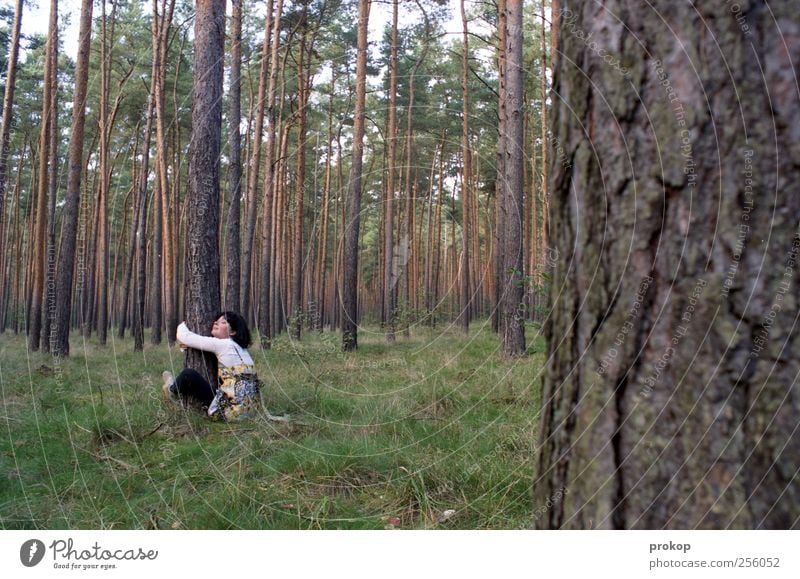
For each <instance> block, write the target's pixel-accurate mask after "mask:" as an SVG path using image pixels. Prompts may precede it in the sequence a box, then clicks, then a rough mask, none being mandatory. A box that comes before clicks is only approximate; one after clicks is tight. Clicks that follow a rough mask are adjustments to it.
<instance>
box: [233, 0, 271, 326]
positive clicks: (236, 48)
mask: <svg viewBox="0 0 800 579" xmlns="http://www.w3.org/2000/svg"><path fill="white" fill-rule="evenodd" d="M231 5H232V10H233V11H232V15H231V89H230V91H231V92H230V97H229V98H230V113H229V114H230V118H229V119H228V151H229V154H230V161H229V162H228V196H229V197H230V202H229V205H228V223H227V226H226V232H225V250H226V251H225V262H226V264H227V266H226V268H225V269H226V274H225V309H226V310H228V311H238V310H239V301H240V300H239V281H240V280H239V277H240V275H241V271H240V270H241V268H240V252H239V238H240V235H239V230H240V228H241V227H240V224H241V221H242V220H241V195H242V185H241V183H242V162H241V142H242V137H241V135H240V134H239V123H241V120H242V106H241V80H242V79H241V75H242V0H232V1H231ZM262 115H263V113H262ZM259 136H260V131H259ZM257 163H258V161H256V164H257Z"/></svg>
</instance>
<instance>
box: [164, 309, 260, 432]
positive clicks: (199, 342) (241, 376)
mask: <svg viewBox="0 0 800 579" xmlns="http://www.w3.org/2000/svg"><path fill="white" fill-rule="evenodd" d="M177 337H178V342H179V344H180V346H181V349H184V348H187V347H188V348H195V349H197V350H203V351H204V352H211V353H213V354H215V355H216V356H217V365H218V371H217V382H218V384H217V387H212V386H211V384H209V383H208V380H206V379H205V378H204V377H203V376H201V375H200V373H199V372H197V371H196V370H192V369H191V368H186V369H184V370H183V371H182V372H181V373H180V374H178V377H177V378H173V376H172V373H171V372H169V371H166V372H164V373H163V378H164V387H163V388H164V395H165V396H166V397H167V398H170V399H173V400H180V401H182V402H185V403H195V404H198V405H200V406H201V407H203V408H207V412H208V415H209V416H210V417H212V418H215V419H218V420H241V419H243V418H249V417H252V416H253V415H254V414H255V412H256V411H257V410H258V407H259V402H260V394H259V390H258V377H257V376H256V371H255V367H254V365H253V358H251V357H250V354H249V353H248V351H247V347H248V346H249V345H250V343H251V339H250V330H249V329H248V328H247V322H245V320H244V318H242V316H240V315H239V314H237V313H235V312H222V313H220V314H219V315H218V316H217V319H216V320H215V321H214V324H213V326H212V327H211V337H207V336H201V335H199V334H195V333H194V332H192V331H191V330H189V328H188V327H187V326H186V322H183V323H181V324H180V325H179V326H178V332H177Z"/></svg>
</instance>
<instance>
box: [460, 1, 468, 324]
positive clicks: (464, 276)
mask: <svg viewBox="0 0 800 579" xmlns="http://www.w3.org/2000/svg"><path fill="white" fill-rule="evenodd" d="M464 1H465V0H461V23H462V45H461V50H462V51H463V53H462V55H461V63H462V71H461V94H462V99H463V109H462V113H461V114H462V119H461V122H462V133H461V159H462V170H461V306H460V307H461V311H460V313H459V321H460V322H461V329H462V330H463V331H464V333H469V322H470V319H469V313H470V306H469V303H470V275H469V273H470V272H469V195H470V192H469V191H470V188H469V183H470V177H471V164H470V163H471V155H470V147H469V30H468V26H467V14H466V11H465V9H464Z"/></svg>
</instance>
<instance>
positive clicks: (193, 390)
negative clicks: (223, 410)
mask: <svg viewBox="0 0 800 579" xmlns="http://www.w3.org/2000/svg"><path fill="white" fill-rule="evenodd" d="M175 389H176V390H177V391H178V395H179V396H180V398H181V400H184V401H186V402H195V403H198V404H200V405H201V406H209V405H211V401H212V400H214V389H213V388H212V387H211V384H209V383H208V380H206V379H205V378H203V376H202V375H201V374H200V373H199V372H198V371H197V370H192V369H191V368H186V369H185V370H183V372H181V373H180V374H178V377H177V378H175Z"/></svg>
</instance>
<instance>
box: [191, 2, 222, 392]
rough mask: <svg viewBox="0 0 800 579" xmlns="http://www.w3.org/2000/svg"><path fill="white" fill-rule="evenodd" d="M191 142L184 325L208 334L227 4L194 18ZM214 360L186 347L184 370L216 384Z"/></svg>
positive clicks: (215, 297)
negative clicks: (193, 370) (191, 370)
mask: <svg viewBox="0 0 800 579" xmlns="http://www.w3.org/2000/svg"><path fill="white" fill-rule="evenodd" d="M194 34H195V42H194V66H193V70H194V82H193V85H192V140H191V144H190V146H189V149H190V152H189V190H188V198H187V202H188V204H189V207H192V208H193V211H192V212H191V214H190V215H189V218H188V219H187V221H188V223H187V232H186V277H185V290H186V291H185V294H184V295H185V303H184V308H185V311H186V322H187V324H188V325H189V328H190V329H191V330H192V331H194V332H197V333H199V334H203V335H208V333H209V330H210V327H211V322H213V318H214V316H215V315H216V313H217V312H218V311H219V307H220V295H219V294H220V288H219V161H220V160H219V154H220V147H221V145H220V143H221V139H222V72H223V71H222V63H223V54H222V53H223V48H224V45H225V0H198V2H197V14H196V16H195V27H194ZM216 366H217V364H216V359H215V358H214V357H213V356H211V355H208V354H207V353H204V352H200V351H198V350H193V349H188V350H187V351H186V367H187V368H194V369H195V370H197V371H199V372H200V373H201V374H203V375H205V377H206V379H207V380H208V381H209V383H211V384H214V383H215V381H216V376H217V368H216Z"/></svg>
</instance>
